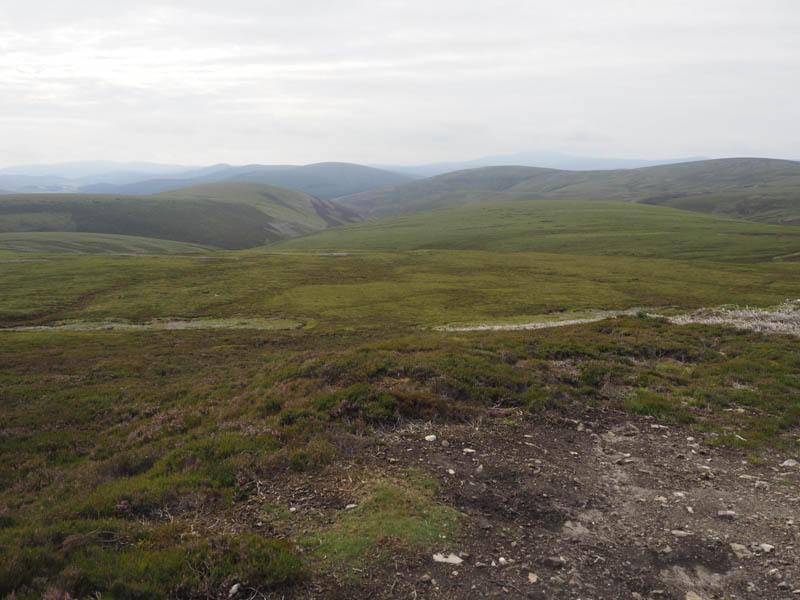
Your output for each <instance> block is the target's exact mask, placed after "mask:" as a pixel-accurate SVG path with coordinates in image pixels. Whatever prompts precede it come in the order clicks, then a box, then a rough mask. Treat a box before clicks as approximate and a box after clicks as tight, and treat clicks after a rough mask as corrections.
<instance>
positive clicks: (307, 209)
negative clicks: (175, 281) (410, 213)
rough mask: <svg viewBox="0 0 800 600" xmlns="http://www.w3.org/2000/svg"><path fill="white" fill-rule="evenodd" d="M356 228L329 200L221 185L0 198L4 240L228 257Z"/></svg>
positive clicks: (345, 211)
mask: <svg viewBox="0 0 800 600" xmlns="http://www.w3.org/2000/svg"><path fill="white" fill-rule="evenodd" d="M356 220H358V217H357V215H356V213H355V212H354V211H352V210H351V209H349V208H346V207H342V206H339V205H337V204H335V203H333V202H331V201H329V200H322V199H319V198H315V197H313V196H310V195H308V194H304V193H303V192H297V191H294V190H288V189H284V188H279V187H275V186H270V185H265V184H259V183H215V184H208V185H202V186H196V187H192V188H185V189H181V190H175V191H173V192H168V193H163V194H158V195H152V196H110V195H99V194H96V195H95V194H60V195H53V194H17V195H7V196H0V233H11V232H16V233H19V232H45V231H49V232H81V233H105V234H118V235H128V236H138V237H146V238H157V239H162V240H173V241H178V242H186V243H191V244H200V245H204V246H213V247H217V248H225V249H241V248H250V247H254V246H259V245H261V244H264V243H267V242H271V241H276V240H280V239H284V238H288V237H292V236H296V235H300V234H303V233H308V232H312V231H315V230H318V229H324V228H325V227H329V226H333V225H339V224H342V223H350V222H354V221H356Z"/></svg>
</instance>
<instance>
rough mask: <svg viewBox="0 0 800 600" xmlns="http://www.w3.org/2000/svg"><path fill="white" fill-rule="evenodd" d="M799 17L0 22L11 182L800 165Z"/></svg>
mask: <svg viewBox="0 0 800 600" xmlns="http://www.w3.org/2000/svg"><path fill="white" fill-rule="evenodd" d="M797 31H800V5H799V4H798V3H797V2H796V1H795V0H760V1H756V0H694V1H692V2H690V1H684V0H665V1H663V2H658V3H654V2H646V1H644V0H642V1H638V0H627V1H606V2H596V1H594V0H571V1H570V0H565V2H561V3H557V4H556V3H552V2H545V1H538V0H527V1H526V0H495V1H494V2H491V3H477V2H474V3H472V2H464V1H463V0H461V1H455V0H439V1H437V2H430V1H427V2H422V1H418V0H410V1H380V0H372V1H361V0H339V1H331V0H328V1H315V0H302V1H294V2H291V3H290V2H285V1H280V2H277V1H267V2H264V1H258V2H257V1H247V0H229V1H227V2H224V3H220V2H218V1H215V2H210V1H205V0H199V1H191V2H189V1H182V2H181V1H158V2H157V1H151V0H143V1H140V2H136V3H128V5H127V6H116V5H115V4H114V3H110V2H107V1H105V2H93V1H80V0H77V1H73V2H69V3H66V2H62V1H54V0H50V1H40V0H31V1H29V2H25V3H23V2H11V3H9V2H7V3H3V4H0V80H1V81H3V85H2V86H0V165H2V164H14V163H22V162H30V161H59V160H77V159H89V158H115V159H121V160H125V159H145V160H161V161H179V162H184V163H195V164H199V163H207V162H216V161H221V160H224V161H230V162H254V161H257V162H311V161H316V160H354V161H362V162H384V163H385V162H393V161H394V162H409V163H410V162H423V161H428V160H445V159H459V158H470V157H475V156H481V155H486V154H493V153H502V152H513V151H519V150H527V149H551V150H560V151H566V152H572V153H576V154H577V153H582V154H593V155H600V156H615V155H616V156H619V155H627V156H640V157H664V156H677V155H696V154H707V155H714V156H724V155H732V154H761V155H770V156H790V157H795V158H800V148H799V147H798V142H797V140H798V139H800V135H798V134H800V103H798V102H797V101H796V98H797V97H798V92H800V36H798V35H797Z"/></svg>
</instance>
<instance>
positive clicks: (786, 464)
mask: <svg viewBox="0 0 800 600" xmlns="http://www.w3.org/2000/svg"><path fill="white" fill-rule="evenodd" d="M781 466H782V467H798V466H800V462H797V461H796V460H795V459H793V458H790V459H789V460H785V461H783V462H782V463H781Z"/></svg>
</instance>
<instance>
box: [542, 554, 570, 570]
mask: <svg viewBox="0 0 800 600" xmlns="http://www.w3.org/2000/svg"><path fill="white" fill-rule="evenodd" d="M544 564H545V566H547V567H550V568H551V569H562V568H564V567H565V566H566V564H567V561H566V560H564V559H563V558H562V557H560V556H548V557H547V558H545V559H544Z"/></svg>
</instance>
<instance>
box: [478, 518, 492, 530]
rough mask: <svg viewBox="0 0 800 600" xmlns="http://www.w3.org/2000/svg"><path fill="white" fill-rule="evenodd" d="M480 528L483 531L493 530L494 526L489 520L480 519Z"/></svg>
mask: <svg viewBox="0 0 800 600" xmlns="http://www.w3.org/2000/svg"><path fill="white" fill-rule="evenodd" d="M478 527H480V528H481V529H491V528H492V524H491V523H490V522H489V521H488V520H487V519H480V520H479V521H478Z"/></svg>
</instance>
